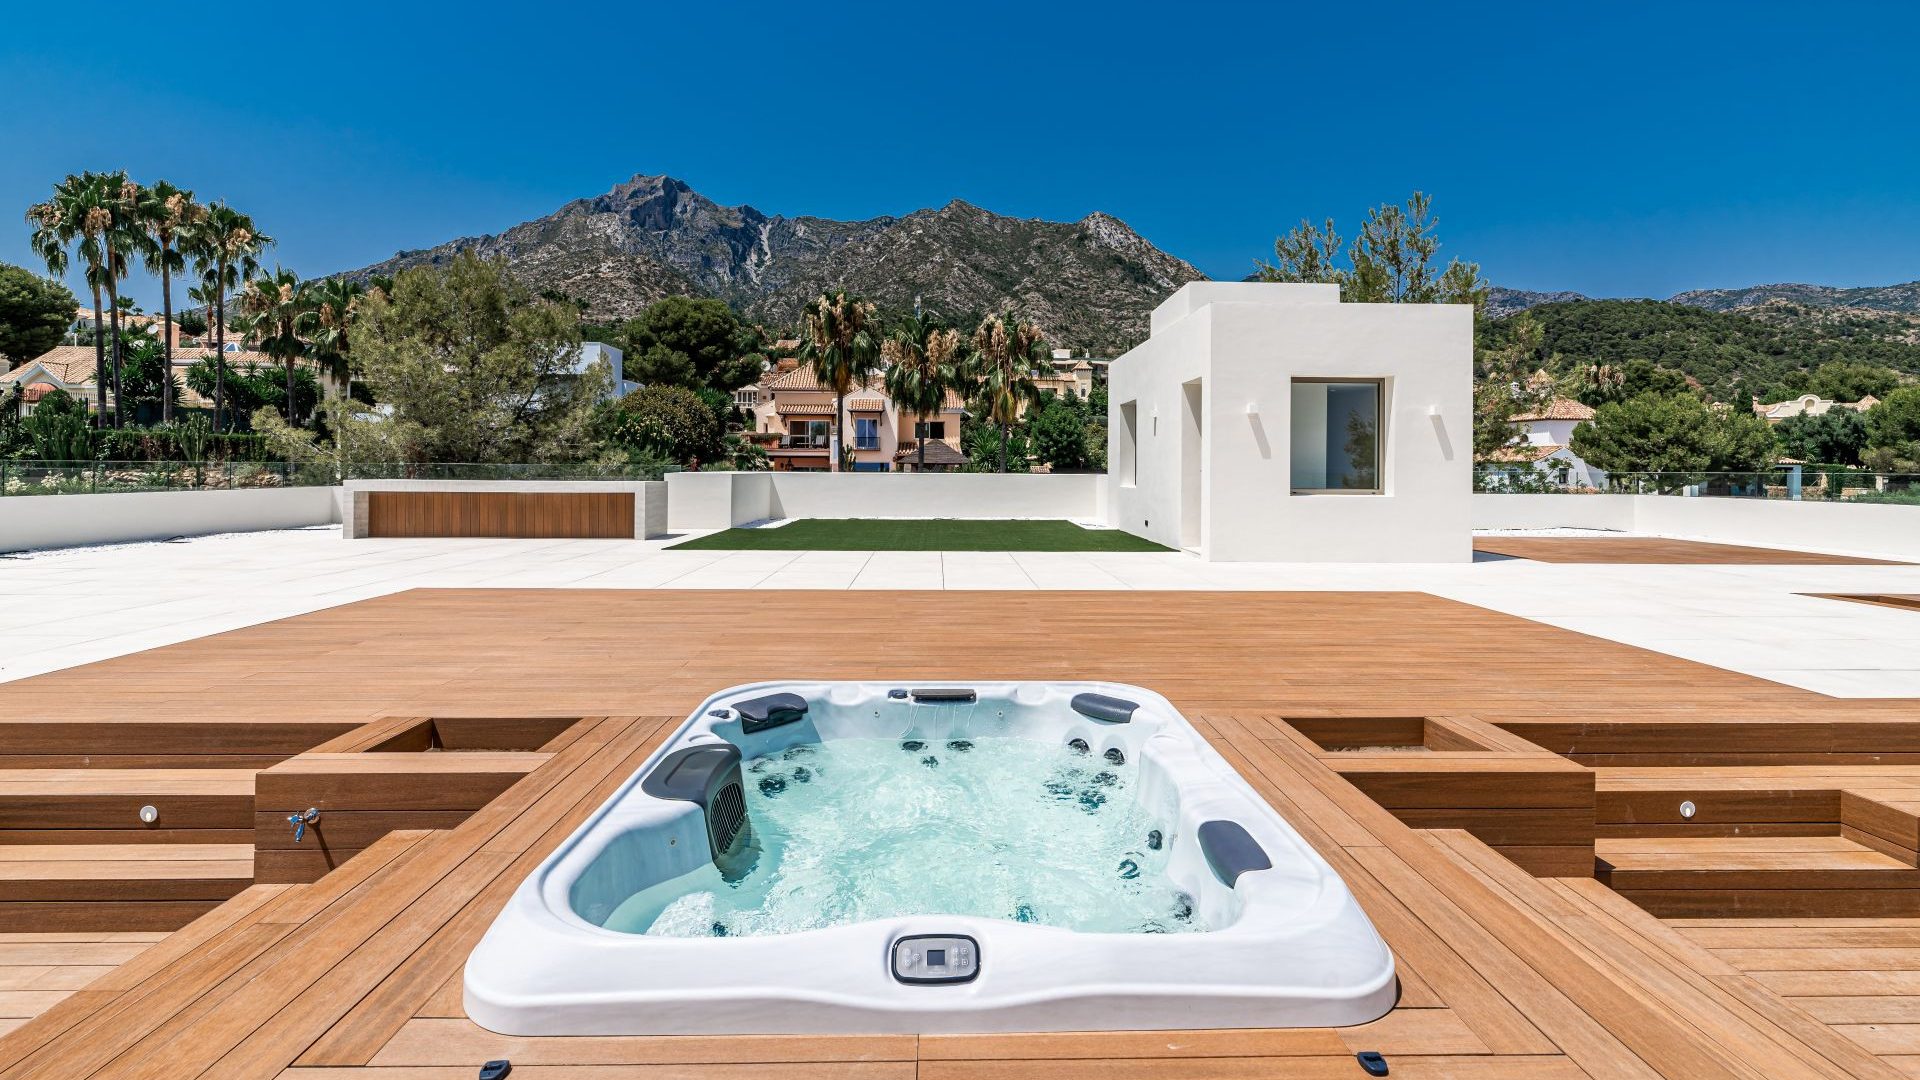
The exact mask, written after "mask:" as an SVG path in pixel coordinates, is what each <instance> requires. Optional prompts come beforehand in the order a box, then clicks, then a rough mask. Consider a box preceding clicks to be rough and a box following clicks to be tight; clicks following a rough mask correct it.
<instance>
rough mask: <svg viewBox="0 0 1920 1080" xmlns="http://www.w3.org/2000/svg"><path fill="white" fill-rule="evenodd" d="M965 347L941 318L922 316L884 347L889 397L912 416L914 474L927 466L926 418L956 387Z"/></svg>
mask: <svg viewBox="0 0 1920 1080" xmlns="http://www.w3.org/2000/svg"><path fill="white" fill-rule="evenodd" d="M965 347H966V343H965V341H964V339H962V338H961V336H960V331H958V330H955V329H953V328H952V327H950V326H946V325H943V324H942V323H941V322H940V318H939V316H938V315H934V314H932V313H928V314H925V315H922V314H921V313H920V312H919V311H915V312H914V313H913V314H912V315H910V316H908V317H907V318H906V319H904V320H902V321H901V323H900V325H899V326H896V327H895V328H894V330H893V332H892V333H891V334H889V335H887V340H886V341H885V342H883V343H882V344H881V346H880V354H881V355H882V356H883V357H885V358H886V361H887V374H886V387H887V396H888V397H891V398H892V399H893V401H894V404H895V405H897V406H899V407H900V408H902V409H910V410H912V411H913V431H914V445H915V449H916V451H917V453H918V458H917V461H916V463H915V465H914V468H915V470H916V471H918V470H924V469H925V468H926V465H927V439H926V431H927V417H928V415H929V414H931V413H934V412H937V411H939V409H940V407H941V405H943V404H945V403H946V400H947V393H948V391H950V390H951V389H952V388H953V387H954V386H955V385H956V384H957V383H958V381H959V379H958V375H959V369H960V366H961V361H962V360H963V359H964V357H963V356H962V355H961V353H962V351H963V350H964V349H965Z"/></svg>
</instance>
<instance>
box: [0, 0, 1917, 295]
mask: <svg viewBox="0 0 1920 1080" xmlns="http://www.w3.org/2000/svg"><path fill="white" fill-rule="evenodd" d="M162 10H163V9H162V8H156V7H154V6H153V5H150V4H139V5H132V4H128V5H120V4H116V3H104V4H100V5H96V6H95V8H93V9H90V12H91V14H90V16H89V21H90V22H91V23H93V24H94V25H100V26H118V27H123V28H125V32H124V33H117V34H116V35H115V37H114V40H113V41H112V42H111V43H110V44H109V45H108V46H107V47H105V48H99V49H93V48H88V47H87V45H86V39H85V37H84V35H79V34H76V32H75V29H74V26H73V24H72V22H71V19H70V16H69V14H67V13H65V12H64V9H61V8H60V7H59V6H58V5H46V4H40V5H33V6H31V7H28V6H26V5H24V4H19V3H14V4H11V5H9V10H8V11H7V13H6V15H5V18H4V22H5V24H6V26H7V30H6V32H5V33H4V34H0V102H4V103H5V108H4V109H0V211H4V213H0V260H5V261H9V262H15V263H26V262H28V261H29V259H30V256H29V253H28V249H27V247H26V243H25V237H26V228H25V226H24V225H23V224H22V222H21V214H22V212H23V211H24V209H25V207H26V206H27V205H28V204H29V203H30V202H32V201H34V200H36V199H38V198H41V197H43V195H44V193H45V192H46V190H47V189H48V187H49V186H50V185H51V184H52V183H53V182H54V181H55V180H57V179H58V178H59V177H61V176H62V175H64V174H66V173H67V172H70V171H76V170H80V169H89V168H90V169H108V168H125V169H127V170H129V171H131V172H132V173H133V174H134V175H135V176H136V178H140V179H155V178H161V177H164V178H167V179H170V180H173V181H174V182H176V183H178V184H181V185H182V186H185V187H190V188H193V189H195V190H196V192H197V193H198V194H199V195H201V196H202V197H203V198H212V197H222V198H225V199H226V200H228V201H229V202H231V203H233V204H235V205H236V206H239V207H242V208H244V209H246V210H248V211H250V212H251V213H253V214H254V216H255V218H256V220H257V221H258V222H259V223H260V224H261V226H262V227H263V228H264V229H265V230H267V231H268V232H269V233H271V234H273V235H274V236H275V237H276V238H277V239H278V241H279V244H278V247H277V248H276V249H275V250H274V251H273V252H272V253H271V254H270V256H269V258H270V259H271V260H278V261H280V262H282V263H284V264H285V265H287V266H290V267H292V268H293V269H295V270H297V271H299V272H300V273H302V274H305V275H313V274H321V273H326V272H329V271H333V270H339V269H345V268H349V267H355V266H360V265H364V264H366V263H369V262H373V261H376V260H378V259H381V258H385V257H386V256H388V255H391V254H392V253H393V252H394V251H396V250H399V249H402V248H414V247H425V246H429V245H432V244H434V243H438V242H440V241H443V240H447V239H449V238H452V237H455V236H461V235H470V234H476V233H483V232H495V231H498V230H500V229H502V228H505V227H506V226H508V225H511V224H514V223H516V222H519V221H522V220H525V219H527V218H531V217H536V216H539V215H542V214H545V213H548V212H550V211H551V210H553V209H555V208H556V207H558V206H559V205H560V204H561V203H563V202H565V201H566V200H568V199H571V198H575V197H579V196H584V195H590V194H594V193H598V192H601V191H604V190H606V189H607V188H609V187H611V186H612V185H613V184H614V183H616V182H617V181H619V180H621V179H624V178H625V177H627V176H630V175H632V174H634V173H637V172H648V173H659V172H665V173H670V174H672V175H674V176H678V177H680V178H682V179H684V180H686V181H688V182H689V183H691V184H692V185H693V186H694V187H695V188H696V189H697V190H699V191H701V192H703V193H705V194H706V195H708V196H710V197H712V198H714V199H717V200H719V201H721V202H723V203H751V204H753V205H754V206H757V207H759V208H760V209H762V210H764V211H767V212H769V213H785V214H790V215H792V214H819V215H825V216H829V217H840V218H853V217H868V216H872V215H875V214H902V213H907V212H910V211H912V210H914V209H917V208H920V207H924V206H937V205H940V204H942V203H945V202H946V201H948V200H949V199H953V198H962V199H966V200H967V201H969V202H972V203H976V204H978V205H981V206H984V207H987V208H989V209H992V210H995V211H998V212H1000V213H1006V214H1016V215H1021V216H1031V217H1045V218H1053V219H1064V220H1070V219H1074V218H1078V217H1080V216H1082V215H1084V214H1086V213H1088V212H1090V211H1094V210H1104V211H1107V212H1109V213H1112V214H1115V215H1117V216H1119V217H1120V218H1122V219H1124V220H1126V221H1127V222H1129V223H1130V224H1132V225H1133V226H1134V227H1135V228H1136V229H1138V230H1139V231H1140V232H1141V233H1142V234H1143V235H1145V236H1146V237H1147V238H1148V239H1149V240H1151V241H1153V242H1154V243H1156V244H1158V245H1159V246H1161V247H1162V248H1165V249H1166V250H1168V251H1170V252H1172V253H1174V254H1176V255H1179V256H1181V257H1183V258H1185V259H1187V260H1189V261H1191V262H1193V263H1194V264H1195V265H1197V266H1199V267H1200V268H1201V269H1202V270H1203V271H1205V272H1206V273H1208V274H1210V275H1213V276H1216V277H1238V276H1241V275H1243V274H1244V273H1246V272H1247V271H1248V270H1249V269H1251V267H1252V265H1253V260H1254V259H1255V258H1256V257H1259V256H1262V255H1265V254H1267V253H1268V252H1269V251H1270V249H1271V245H1272V241H1273V237H1274V235H1275V234H1276V233H1278V232H1281V231H1284V230H1285V229H1286V228H1288V227H1289V226H1291V225H1292V224H1293V223H1294V222H1296V221H1298V220H1299V219H1300V218H1301V217H1303V216H1311V217H1314V218H1316V219H1317V218H1319V217H1323V216H1326V215H1332V216H1334V217H1335V218H1336V219H1338V221H1339V222H1340V223H1341V224H1342V225H1343V226H1344V229H1343V231H1344V232H1346V233H1348V234H1349V235H1350V234H1351V232H1352V231H1353V228H1354V227H1355V226H1356V225H1357V223H1358V221H1359V218H1360V216H1361V215H1362V214H1363V213H1364V212H1365V210H1366V208H1367V207H1369V206H1372V205H1375V204H1378V203H1380V202H1383V201H1388V200H1396V199H1401V198H1404V197H1405V195H1406V194H1407V193H1408V192H1409V191H1411V190H1413V189H1414V188H1421V189H1424V190H1426V191H1428V192H1430V193H1432V194H1433V196H1434V198H1435V203H1436V209H1437V212H1438V216H1439V217H1440V219H1441V230H1440V231H1441V236H1442V239H1443V240H1444V242H1445V244H1446V247H1445V253H1447V254H1457V255H1460V256H1462V257H1465V258H1469V259H1473V260H1476V261H1478V262H1479V263H1480V264H1481V266H1482V268H1483V270H1484V271H1485V273H1486V274H1487V276H1488V277H1489V278H1490V279H1492V280H1493V281H1495V282H1497V283H1500V284H1505V285H1511V286H1515V287H1522V288H1536V289H1559V288H1567V289H1576V290H1580V291H1583V292H1587V293H1591V294H1595V295H1654V296H1665V295H1669V294H1671V293H1673V292H1675V291H1678V290H1681V289H1686V288H1695V287H1712V286H1736V285H1746V284H1753V283H1758V282H1772V281H1811V282H1818V283H1826V284H1840V285H1862V284H1888V283H1892V282H1897V281H1908V280H1913V279H1915V278H1920V111H1917V110H1920V104H1917V103H1920V64H1916V63H1915V62H1914V59H1913V42H1914V41H1915V40H1916V39H1917V38H1920V4H1913V3H1903V4H1892V3H1889V4H1870V3H1848V4H1828V5H1807V4H1769V3H1745V4H1724V5H1723V4H1683V3H1670V4H1659V5H1655V4H1639V3H1613V4H1605V5H1598V4H1594V5H1584V4H1583V5H1574V4H1559V3H1538V2H1535V3H1527V4H1514V5H1502V4H1492V3H1479V4H1473V5H1460V6H1458V7H1452V6H1448V5H1436V4H1427V5H1417V6H1416V5H1404V6H1402V5H1395V4H1391V3H1375V4H1369V5H1329V4H1321V5H1313V6H1306V5H1292V4H1282V3H1266V4H1249V5H1211V4H1205V3H1186V4H1165V3H1160V4H1151V5H1148V4H1138V5H1136V4H1130V3H1100V4H1046V3H1031V2H1029V3H1024V4H1005V5H1003V4H998V3H974V4H967V5H955V6H954V7H952V8H951V9H941V8H938V7H936V6H932V5H911V4H899V3H886V4H865V3H854V4H839V5H811V4H809V5H788V4H766V5H747V4H739V5H736V4H726V3H708V4H674V5H656V4H644V3H643V4H633V3H627V4H617V5H616V4H594V3H576V2H569V0H546V2H543V3H539V4H520V3H512V2H507V0H475V2H473V3H468V4H463V5H459V6H447V7H444V8H440V7H427V6H420V5H411V4H405V3H396V4H393V5H361V6H351V7H347V8H339V9H326V8H322V9H316V8H314V7H312V6H311V5H272V4H268V5H258V4H255V5H248V6H245V7H242V6H237V5H235V6H230V7H224V8H223V7H222V6H220V5H189V6H181V7H178V8H175V9H170V10H171V11H172V14H170V15H168V16H166V17H164V18H161V17H158V16H157V13H159V12H160V11H162ZM156 57H158V58H161V59H160V62H159V63H157V64H156V63H155V62H154V58H156ZM203 57H209V58H206V59H203ZM156 71H157V72H158V74H155V72H156ZM133 292H134V293H135V295H136V296H138V297H139V298H140V299H142V300H143V301H144V302H146V303H148V304H149V305H150V306H151V305H153V304H157V300H158V290H157V287H156V286H152V285H151V284H150V283H148V282H145V281H138V282H136V283H135V284H134V287H133Z"/></svg>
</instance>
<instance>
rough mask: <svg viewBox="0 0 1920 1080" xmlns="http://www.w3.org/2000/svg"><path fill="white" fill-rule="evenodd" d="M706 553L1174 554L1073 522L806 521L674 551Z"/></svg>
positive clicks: (705, 539)
mask: <svg viewBox="0 0 1920 1080" xmlns="http://www.w3.org/2000/svg"><path fill="white" fill-rule="evenodd" d="M672 546H673V547H675V548H685V549H689V550H704V551H1170V550H1172V549H1170V548H1164V547H1161V546H1160V545H1159V544H1156V543H1154V542H1152V541H1151V540H1142V539H1140V538H1139V537H1137V536H1135V535H1133V534H1132V533H1126V532H1121V531H1120V530H1119V529H1083V528H1081V527H1080V526H1078V525H1075V524H1074V523H1073V522H1071V521H957V520H954V519H951V518H941V519H938V520H930V521H922V520H913V521H875V520H871V519H865V520H861V519H851V518H801V519H800V520H798V521H791V522H788V523H787V524H785V525H782V526H779V527H778V528H770V529H728V530H726V531H725V532H717V533H713V534H712V535H710V536H701V537H697V538H695V539H692V540H685V541H682V542H680V543H678V544H674V545H672Z"/></svg>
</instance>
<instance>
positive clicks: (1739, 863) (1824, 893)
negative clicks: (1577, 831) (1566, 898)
mask: <svg viewBox="0 0 1920 1080" xmlns="http://www.w3.org/2000/svg"><path fill="white" fill-rule="evenodd" d="M1595 848H1596V853H1597V855H1598V858H1599V873H1598V875H1597V876H1598V877H1599V879H1600V881H1602V882H1603V883H1605V884H1606V885H1608V886H1610V887H1611V888H1612V889H1613V890H1614V891H1615V892H1618V893H1619V894H1620V895H1621V896H1624V897H1626V898H1627V899H1629V900H1632V901H1633V902H1634V903H1636V904H1638V905H1640V906H1641V907H1643V908H1645V909H1647V910H1648V911H1649V912H1651V913H1653V914H1654V915H1658V916H1660V917H1662V918H1702V917H1707V916H1733V915H1739V916H1745V917H1765V918H1778V917H1788V916H1798V915H1805V916H1813V917H1827V916H1872V915H1920V869H1915V867H1914V865H1913V863H1912V862H1903V861H1901V860H1900V859H1896V858H1894V857H1892V856H1890V855H1886V854H1883V853H1882V852H1879V851H1876V850H1874V849H1873V848H1870V847H1867V846H1866V845H1864V844H1859V843H1855V842H1854V841H1852V840H1849V839H1847V838H1846V837H1843V836H1754V837H1679V838H1674V837H1630V838H1625V839H1617V840H1600V841H1597V842H1596V844H1595Z"/></svg>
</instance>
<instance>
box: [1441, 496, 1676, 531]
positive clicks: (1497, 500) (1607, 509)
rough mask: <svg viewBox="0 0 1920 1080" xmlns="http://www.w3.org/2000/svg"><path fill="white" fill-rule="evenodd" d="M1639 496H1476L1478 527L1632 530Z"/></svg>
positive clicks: (1474, 504)
mask: <svg viewBox="0 0 1920 1080" xmlns="http://www.w3.org/2000/svg"><path fill="white" fill-rule="evenodd" d="M1636 498H1639V496H1637V495H1486V494H1476V495H1474V497H1473V527H1474V528H1476V529H1613V530H1616V531H1618V532H1632V531H1633V528H1634V520H1633V518H1634V509H1633V500H1634V499H1636Z"/></svg>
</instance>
